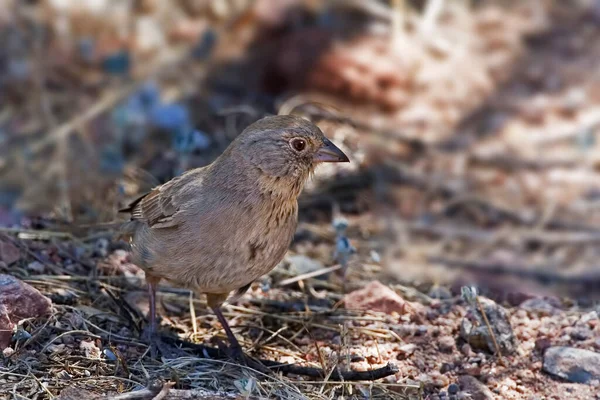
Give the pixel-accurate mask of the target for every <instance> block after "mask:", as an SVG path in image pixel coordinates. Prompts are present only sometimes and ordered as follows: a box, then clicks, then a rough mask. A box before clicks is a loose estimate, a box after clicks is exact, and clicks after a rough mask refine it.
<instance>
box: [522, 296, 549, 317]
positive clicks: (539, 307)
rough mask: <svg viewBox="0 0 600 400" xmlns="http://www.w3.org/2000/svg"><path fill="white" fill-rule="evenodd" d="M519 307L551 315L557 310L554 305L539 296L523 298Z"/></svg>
mask: <svg viewBox="0 0 600 400" xmlns="http://www.w3.org/2000/svg"><path fill="white" fill-rule="evenodd" d="M519 307H520V308H522V309H524V310H527V311H530V312H533V313H536V314H540V315H552V314H555V313H556V312H557V311H558V310H557V309H556V307H554V306H553V305H552V304H550V303H549V302H548V301H547V300H545V299H543V298H541V297H534V298H531V299H528V300H525V301H524V302H522V303H521V304H520V305H519Z"/></svg>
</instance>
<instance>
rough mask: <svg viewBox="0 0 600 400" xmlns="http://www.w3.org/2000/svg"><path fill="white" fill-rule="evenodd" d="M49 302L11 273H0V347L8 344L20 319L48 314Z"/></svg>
mask: <svg viewBox="0 0 600 400" xmlns="http://www.w3.org/2000/svg"><path fill="white" fill-rule="evenodd" d="M51 304H52V303H51V302H50V300H49V299H48V298H47V297H46V296H44V295H43V294H41V293H40V292H39V291H38V290H37V289H35V288H33V287H32V286H30V285H28V284H27V283H25V282H22V281H20V280H18V279H17V278H15V277H13V276H11V275H0V349H4V348H6V347H7V346H8V345H9V344H10V342H11V337H12V333H13V328H14V326H15V325H16V324H17V323H18V322H19V321H20V320H22V319H25V318H37V317H41V316H44V315H48V314H49V313H50V307H51Z"/></svg>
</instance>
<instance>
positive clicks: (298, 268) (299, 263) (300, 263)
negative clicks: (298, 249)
mask: <svg viewBox="0 0 600 400" xmlns="http://www.w3.org/2000/svg"><path fill="white" fill-rule="evenodd" d="M288 260H289V262H290V264H291V265H292V268H293V270H294V272H295V273H296V274H298V275H302V274H306V273H309V272H314V271H318V270H320V269H323V268H325V266H324V265H323V263H321V262H320V261H317V260H315V259H313V258H310V257H307V256H305V255H303V254H297V255H295V256H290V257H288Z"/></svg>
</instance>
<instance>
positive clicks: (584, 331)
mask: <svg viewBox="0 0 600 400" xmlns="http://www.w3.org/2000/svg"><path fill="white" fill-rule="evenodd" d="M569 336H571V338H572V339H573V340H588V339H591V338H592V337H593V336H594V333H593V332H592V330H591V329H589V328H574V329H573V330H572V331H571V333H570V334H569Z"/></svg>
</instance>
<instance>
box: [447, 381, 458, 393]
mask: <svg viewBox="0 0 600 400" xmlns="http://www.w3.org/2000/svg"><path fill="white" fill-rule="evenodd" d="M459 390H460V388H459V387H458V385H457V384H456V383H452V384H450V386H448V394H457V393H458V391H459Z"/></svg>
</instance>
